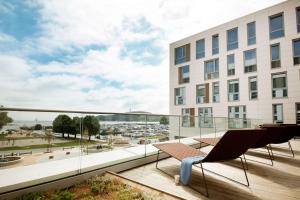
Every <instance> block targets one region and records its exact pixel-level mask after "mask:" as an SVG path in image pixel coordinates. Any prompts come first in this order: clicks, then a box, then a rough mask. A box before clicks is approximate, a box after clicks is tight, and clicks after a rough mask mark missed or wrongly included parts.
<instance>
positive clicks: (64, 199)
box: [51, 190, 75, 200]
mask: <svg viewBox="0 0 300 200" xmlns="http://www.w3.org/2000/svg"><path fill="white" fill-rule="evenodd" d="M74 198H75V195H74V194H73V193H71V192H70V191H68V190H63V191H59V192H57V193H56V194H54V195H53V196H52V198H51V200H73V199H74Z"/></svg>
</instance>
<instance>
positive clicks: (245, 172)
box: [240, 158, 250, 187]
mask: <svg viewBox="0 0 300 200" xmlns="http://www.w3.org/2000/svg"><path fill="white" fill-rule="evenodd" d="M240 159H241V163H242V166H243V170H244V173H245V176H246V180H247V186H248V187H249V185H250V184H249V180H248V176H247V172H246V169H245V166H244V162H243V159H242V158H240Z"/></svg>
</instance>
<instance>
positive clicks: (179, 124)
mask: <svg viewBox="0 0 300 200" xmlns="http://www.w3.org/2000/svg"><path fill="white" fill-rule="evenodd" d="M180 118H181V115H179V118H178V137H179V143H180V126H181V123H180Z"/></svg>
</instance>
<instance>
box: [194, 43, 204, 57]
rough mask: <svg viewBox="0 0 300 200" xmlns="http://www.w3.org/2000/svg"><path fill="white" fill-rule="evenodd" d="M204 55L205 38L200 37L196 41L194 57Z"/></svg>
mask: <svg viewBox="0 0 300 200" xmlns="http://www.w3.org/2000/svg"><path fill="white" fill-rule="evenodd" d="M204 57H205V40H204V39H201V40H198V41H197V42H196V59H199V58H204Z"/></svg>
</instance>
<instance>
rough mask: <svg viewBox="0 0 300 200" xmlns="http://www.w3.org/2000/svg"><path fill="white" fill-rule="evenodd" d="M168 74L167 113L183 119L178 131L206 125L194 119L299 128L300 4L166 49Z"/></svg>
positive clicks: (279, 6)
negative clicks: (184, 127)
mask: <svg viewBox="0 0 300 200" xmlns="http://www.w3.org/2000/svg"><path fill="white" fill-rule="evenodd" d="M169 73H170V80H169V81H170V93H169V94H170V114H174V115H183V116H186V119H184V118H183V119H182V126H187V127H195V128H196V127H197V126H201V124H202V125H203V126H205V125H207V126H210V123H211V122H210V121H209V120H204V121H201V120H199V121H198V122H195V120H193V116H196V118H197V117H198V116H200V117H201V118H207V119H208V118H209V117H226V118H239V119H247V118H248V119H260V120H262V121H263V122H264V123H273V122H275V123H298V124H299V123H300V1H298V0H297V1H296V0H294V1H286V2H283V3H280V4H277V5H275V6H272V7H269V8H266V9H263V10H260V11H258V12H255V13H252V14H250V15H247V16H244V17H241V18H238V19H236V20H233V21H230V22H228V23H225V24H222V25H220V26H217V27H215V28H211V29H209V30H206V31H203V32H200V33H197V34H195V35H192V36H190V37H187V38H184V39H182V40H179V41H176V42H174V43H172V44H170V72H169ZM200 121H201V122H200ZM246 123H247V122H246V120H244V121H243V120H241V124H240V125H238V126H242V127H243V126H246ZM229 126H230V125H229Z"/></svg>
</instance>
